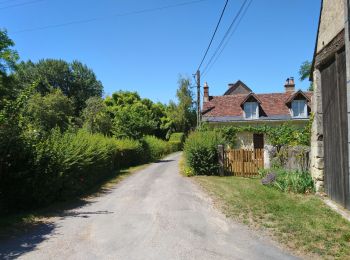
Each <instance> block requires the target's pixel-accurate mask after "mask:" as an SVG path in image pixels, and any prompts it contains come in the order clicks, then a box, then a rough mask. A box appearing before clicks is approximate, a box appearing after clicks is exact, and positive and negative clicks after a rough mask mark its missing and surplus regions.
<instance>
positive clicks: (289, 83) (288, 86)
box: [284, 77, 295, 93]
mask: <svg viewBox="0 0 350 260" xmlns="http://www.w3.org/2000/svg"><path fill="white" fill-rule="evenodd" d="M284 88H285V90H286V92H287V93H289V92H295V82H294V78H293V77H290V78H288V79H287V80H286V83H285V84H284Z"/></svg>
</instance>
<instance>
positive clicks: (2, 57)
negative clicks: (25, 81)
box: [0, 29, 19, 109]
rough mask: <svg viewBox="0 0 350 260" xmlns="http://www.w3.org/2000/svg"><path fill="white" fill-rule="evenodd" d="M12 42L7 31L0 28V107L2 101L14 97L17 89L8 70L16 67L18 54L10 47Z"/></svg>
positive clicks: (2, 106) (1, 107)
mask: <svg viewBox="0 0 350 260" xmlns="http://www.w3.org/2000/svg"><path fill="white" fill-rule="evenodd" d="M13 46H14V42H13V41H12V40H11V39H10V38H9V37H8V36H7V32H6V31H3V30H1V29H0V101H1V102H0V109H3V108H4V103H5V102H7V101H8V100H14V99H15V98H16V95H17V92H18V89H17V86H16V85H14V84H13V77H12V76H10V75H8V73H9V72H11V71H13V70H14V69H15V68H16V62H17V60H18V58H19V57H18V54H17V52H16V51H15V50H13V49H12V47H13Z"/></svg>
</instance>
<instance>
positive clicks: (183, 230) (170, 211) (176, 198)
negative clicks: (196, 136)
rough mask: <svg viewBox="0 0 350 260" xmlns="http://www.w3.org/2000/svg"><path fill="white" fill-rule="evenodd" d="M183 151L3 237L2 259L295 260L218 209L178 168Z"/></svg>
mask: <svg viewBox="0 0 350 260" xmlns="http://www.w3.org/2000/svg"><path fill="white" fill-rule="evenodd" d="M179 158H180V154H175V155H171V156H169V157H168V158H166V159H165V160H163V161H161V162H158V163H155V164H152V165H151V166H149V167H148V168H147V169H145V170H142V171H140V172H138V173H136V174H134V175H132V176H131V177H129V178H127V179H126V180H125V181H123V182H122V183H120V184H119V185H117V187H116V188H115V189H113V190H112V191H111V192H110V193H108V194H104V195H103V196H101V197H99V198H96V199H94V201H92V202H91V203H89V204H87V205H84V206H82V207H80V208H77V209H74V210H70V211H68V212H66V213H65V214H64V215H62V216H61V217H60V218H58V219H56V220H55V221H54V222H53V223H52V224H43V225H41V226H39V227H37V228H36V229H34V230H33V231H31V232H29V233H26V234H24V235H22V236H21V237H16V238H12V239H10V240H9V241H6V242H4V241H1V242H0V258H5V259H6V258H9V259H11V258H17V257H19V258H20V259H35V260H37V259H64V260H67V259H84V260H85V259H161V260H165V259H200V260H202V259H203V260H204V259H293V257H292V256H290V255H288V253H286V252H284V251H283V250H281V249H279V248H277V247H276V246H275V245H274V244H273V243H272V242H270V241H269V239H267V238H261V237H258V236H257V235H256V234H254V233H253V232H251V231H249V230H248V229H247V228H246V227H244V226H242V225H239V224H235V223H233V222H232V221H230V220H228V219H226V218H225V217H224V216H223V215H222V214H220V213H219V212H217V211H216V210H215V209H214V208H213V206H212V203H211V201H210V199H209V198H208V197H207V196H206V195H205V194H204V193H203V192H202V191H201V190H200V189H199V188H198V187H197V185H196V184H194V183H193V182H192V181H191V180H189V179H187V178H184V177H182V176H180V175H179V174H178V160H179Z"/></svg>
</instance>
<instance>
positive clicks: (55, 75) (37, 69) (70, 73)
mask: <svg viewBox="0 0 350 260" xmlns="http://www.w3.org/2000/svg"><path fill="white" fill-rule="evenodd" d="M15 78H16V80H17V82H18V84H19V85H22V86H26V85H28V84H31V83H32V82H34V81H37V82H38V91H39V92H40V93H41V94H43V95H45V94H47V93H49V92H51V91H52V90H53V89H60V90H61V91H62V93H63V94H64V95H66V96H67V97H69V98H71V99H72V101H73V103H74V108H75V113H76V115H79V113H80V111H81V110H82V109H83V108H84V107H85V101H86V100H87V99H89V98H90V97H94V96H101V95H102V91H103V86H102V83H101V82H100V81H98V80H97V79H96V75H95V74H94V72H93V71H92V70H91V69H89V68H88V67H87V66H86V65H84V64H82V63H81V62H79V61H73V62H72V63H68V62H66V61H63V60H55V59H45V60H40V61H39V62H38V63H33V62H32V61H30V60H29V61H27V62H22V63H20V64H19V65H18V69H17V71H16V74H15Z"/></svg>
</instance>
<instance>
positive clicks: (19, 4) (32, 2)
mask: <svg viewBox="0 0 350 260" xmlns="http://www.w3.org/2000/svg"><path fill="white" fill-rule="evenodd" d="M43 1H45V0H35V1H28V2H24V3H18V4H14V5H8V6H4V7H0V10H5V9H10V8H15V7H20V6H25V5H31V4H36V3H39V2H43ZM2 3H5V2H2Z"/></svg>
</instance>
